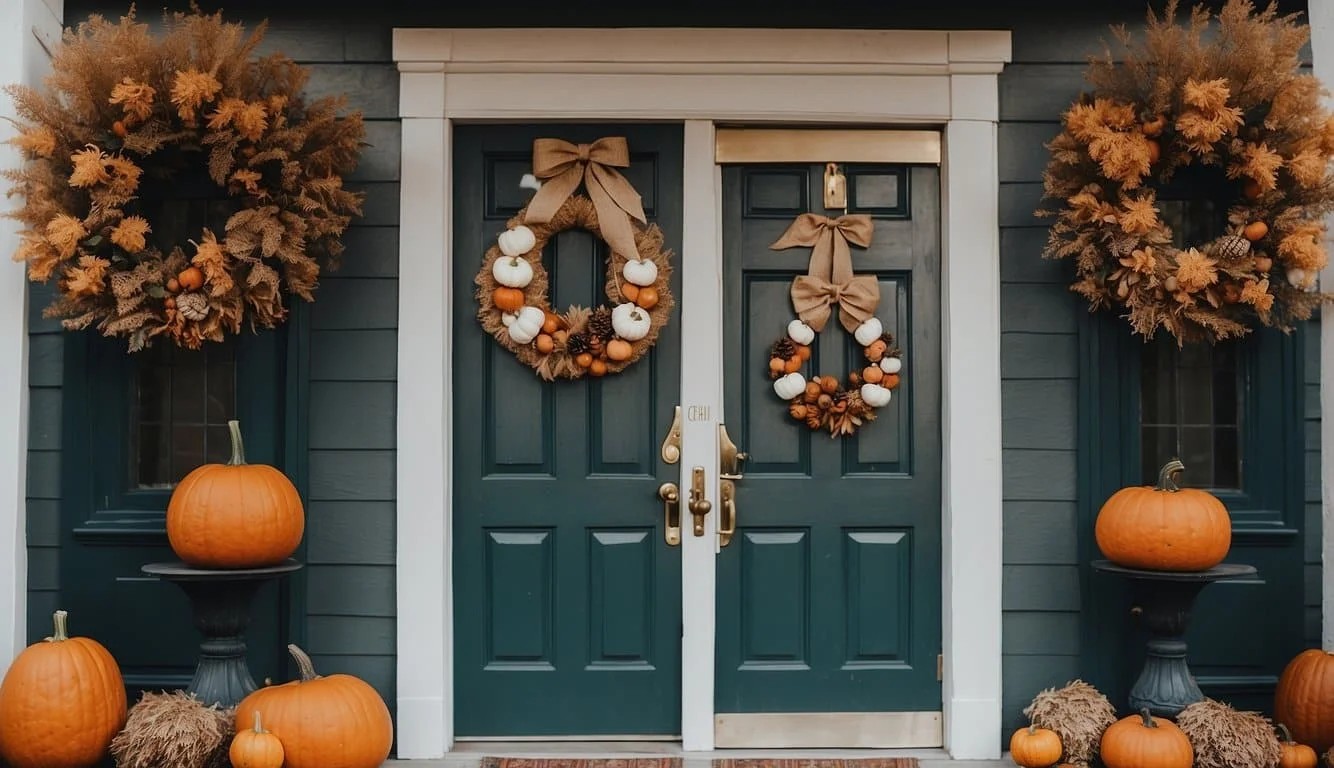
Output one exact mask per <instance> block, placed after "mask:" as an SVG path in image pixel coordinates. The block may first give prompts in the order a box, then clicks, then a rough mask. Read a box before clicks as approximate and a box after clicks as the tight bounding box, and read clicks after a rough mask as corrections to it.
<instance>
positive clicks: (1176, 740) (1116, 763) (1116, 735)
mask: <svg viewBox="0 0 1334 768" xmlns="http://www.w3.org/2000/svg"><path fill="white" fill-rule="evenodd" d="M1098 754H1099V756H1100V757H1101V758H1102V763H1103V765H1105V766H1107V768H1191V766H1192V765H1193V764H1194V763H1195V750H1194V749H1193V748H1192V747H1191V745H1190V739H1189V738H1188V737H1187V736H1186V734H1185V733H1183V732H1182V731H1181V729H1180V728H1178V727H1177V725H1176V723H1174V722H1172V721H1171V720H1168V719H1166V718H1161V717H1154V716H1152V715H1150V714H1149V710H1148V709H1141V710H1140V711H1139V714H1138V715H1131V716H1130V717H1123V718H1121V719H1120V720H1117V721H1116V722H1115V723H1112V724H1111V725H1109V726H1107V730H1105V731H1103V732H1102V742H1101V743H1100V744H1099V746H1098Z"/></svg>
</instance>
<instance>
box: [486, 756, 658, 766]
mask: <svg viewBox="0 0 1334 768" xmlns="http://www.w3.org/2000/svg"><path fill="white" fill-rule="evenodd" d="M681 765H682V761H681V758H679V757H611V758H605V759H589V758H579V757H492V756H489V755H488V756H487V757H483V758H482V766H481V768H681Z"/></svg>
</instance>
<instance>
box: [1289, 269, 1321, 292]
mask: <svg viewBox="0 0 1334 768" xmlns="http://www.w3.org/2000/svg"><path fill="white" fill-rule="evenodd" d="M1314 284H1315V273H1314V272H1307V271H1306V270H1304V269H1300V268H1298V267H1293V268H1292V269H1289V270H1288V285H1291V286H1292V287H1293V288H1301V289H1303V290H1304V289H1307V288H1310V287H1311V286H1312V285H1314Z"/></svg>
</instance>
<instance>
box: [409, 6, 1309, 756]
mask: <svg viewBox="0 0 1334 768" xmlns="http://www.w3.org/2000/svg"><path fill="white" fill-rule="evenodd" d="M720 36H722V37H725V38H726V40H727V45H719V44H718V39H719V38H720ZM590 52H595V53H596V57H594V56H592V55H590ZM393 55H394V59H395V61H397V62H398V63H399V70H400V72H401V83H402V85H401V88H402V90H401V93H402V96H401V98H400V113H401V115H402V116H403V117H404V118H405V120H404V130H403V147H402V156H403V158H404V161H403V183H402V187H401V195H402V200H403V213H402V226H403V232H402V237H401V246H400V271H401V273H402V274H415V275H426V276H427V277H428V278H429V279H424V280H414V281H413V284H407V283H401V284H400V296H399V301H400V306H401V307H404V305H410V304H412V303H414V302H419V303H435V305H436V306H435V308H434V309H424V310H423V309H420V308H412V307H404V308H402V309H400V314H401V317H402V318H403V322H402V324H401V325H400V331H399V387H400V389H399V393H400V394H399V408H400V413H399V419H398V427H399V433H398V434H399V456H400V465H399V475H398V482H399V486H398V498H399V501H398V505H397V515H398V531H399V547H400V549H399V552H398V558H399V568H400V571H399V581H398V584H399V597H398V603H399V606H400V610H399V613H398V620H397V629H398V634H397V636H398V643H399V660H398V663H399V670H400V672H399V683H400V689H399V697H400V698H399V711H400V723H399V739H400V742H399V743H400V756H402V757H423V758H425V757H439V756H440V755H441V754H442V753H443V752H445V751H447V750H449V749H450V748H451V746H452V744H451V741H452V739H451V737H450V735H449V734H451V733H452V724H453V712H454V710H453V701H452V688H451V686H452V675H451V669H450V665H451V664H452V662H449V661H448V660H449V658H450V656H449V653H450V648H452V634H451V632H452V628H451V625H450V621H451V615H450V614H451V612H452V609H451V608H450V605H451V597H452V582H451V581H449V580H448V578H447V577H448V575H449V569H448V565H447V563H448V557H449V545H448V534H449V531H450V526H451V519H450V494H451V492H452V491H451V479H450V474H451V471H452V463H451V462H450V461H449V449H450V443H451V441H452V439H453V434H452V431H451V427H450V423H449V420H448V416H449V412H448V403H449V400H448V386H449V382H448V380H447V379H446V378H445V376H446V375H447V371H448V365H447V363H448V361H449V358H448V354H449V338H450V337H449V333H450V328H449V318H450V316H451V315H450V313H451V302H452V295H451V293H450V292H449V285H448V269H444V270H443V272H444V274H443V275H442V274H440V273H441V271H442V262H443V266H445V267H447V265H448V260H449V254H450V245H451V244H450V241H449V231H450V226H451V223H450V222H449V207H448V193H447V192H448V165H449V160H448V154H449V152H450V148H449V144H448V142H449V131H448V125H449V124H450V123H451V121H458V120H478V121H481V120H500V121H515V122H536V121H550V120H567V121H579V120H589V121H596V120H639V119H643V120H670V121H684V122H685V131H686V134H685V136H686V147H685V167H684V169H683V170H684V182H685V199H686V208H685V212H686V225H685V227H686V229H685V232H684V243H685V244H686V246H687V248H685V251H686V253H683V254H682V262H681V264H682V267H681V268H682V270H683V273H682V277H683V285H688V286H690V290H691V291H695V290H698V291H701V293H700V294H699V295H700V296H701V297H703V296H705V295H712V294H713V293H716V291H717V290H718V289H717V288H714V289H712V290H710V289H709V287H707V286H698V285H697V284H696V282H695V281H696V280H699V279H701V276H706V275H712V278H713V279H715V280H719V281H720V278H721V266H720V265H721V237H720V235H719V234H718V230H717V227H718V214H719V212H718V210H717V207H718V199H719V196H718V176H717V170H716V168H714V169H709V170H706V168H705V166H704V165H703V162H702V161H701V159H700V156H699V155H700V147H701V146H703V144H704V143H705V142H706V140H708V141H711V139H708V137H711V135H712V129H713V126H714V125H716V124H717V122H719V121H724V120H726V121H740V122H748V123H753V124H765V123H768V124H774V123H780V122H781V123H800V122H817V121H818V122H822V123H842V124H845V127H847V126H852V125H857V124H862V125H886V124H900V125H916V126H927V127H934V126H944V131H945V142H944V147H945V156H944V163H943V169H942V198H943V199H942V202H943V205H942V214H943V216H944V221H943V225H942V226H943V229H942V231H943V233H944V236H943V242H942V253H943V275H942V292H943V295H942V312H943V317H942V327H943V331H944V334H943V339H942V344H943V347H944V350H943V351H944V355H943V360H944V380H943V382H942V387H943V394H944V401H945V405H944V408H945V421H944V434H943V438H944V452H943V453H944V461H945V467H944V471H943V483H944V485H943V488H942V490H943V499H942V500H943V507H944V509H943V511H942V534H943V538H944V545H943V546H944V550H943V552H942V555H943V558H942V560H943V567H944V574H943V576H944V579H943V589H944V594H943V632H944V638H945V641H944V645H945V648H944V649H943V651H944V654H945V659H944V688H943V697H944V702H943V706H944V711H945V723H946V737H945V738H946V748H947V749H948V750H949V752H950V754H951V755H952V756H953V757H955V758H958V759H996V758H998V757H999V756H1000V754H1001V743H1000V741H1001V740H1000V727H1001V719H1000V717H1001V713H1000V706H1001V683H1000V680H1001V646H1000V633H1001V602H1000V600H1001V594H1000V582H1001V549H1000V531H1001V465H1000V456H1001V450H1000V446H1001V440H1000V437H1001V435H1000V418H1001V414H1000V332H999V311H1000V310H999V295H1000V270H999V219H998V207H999V206H998V196H999V190H998V183H997V179H998V171H997V151H998V146H997V137H996V123H997V121H998V119H999V108H998V98H997V93H996V88H997V81H996V74H997V73H998V72H999V71H1000V70H1001V68H1002V67H1003V66H1004V64H1005V63H1006V62H1008V61H1009V59H1010V34H1009V32H1005V31H990V30H978V31H950V32H944V31H932V30H915V31H883V30H823V31H819V32H818V33H817V32H813V31H811V30H759V29H748V30H726V31H717V30H714V31H711V30H696V29H657V30H617V31H616V34H615V35H608V34H607V33H606V30H589V29H560V30H528V29H395V30H394V45H393ZM757 75H762V76H757ZM427 124H429V125H432V126H437V127H433V128H431V129H429V130H427V129H426V128H425V127H424V126H425V125H427ZM706 181H707V186H706ZM709 204H711V205H712V209H708V208H707V205H709ZM441 219H443V220H441ZM423 270H424V271H423ZM428 288H429V289H430V290H429V291H428V290H427V289H428ZM427 293H430V294H431V296H430V301H429V302H428V301H426V300H425V296H426V294H427ZM683 293H686V291H683ZM693 295H694V294H691V296H692V297H693ZM691 301H692V298H691V297H685V296H683V297H682V302H683V310H684V309H686V308H687V305H691ZM697 312H698V314H696V313H697ZM714 314H716V310H715V312H713V313H710V312H709V311H708V310H707V308H704V307H698V306H697V307H696V308H695V309H689V310H688V313H687V312H683V314H682V320H681V323H682V333H683V335H686V336H688V337H690V338H691V339H692V341H691V344H692V345H694V346H693V350H694V351H696V352H698V351H700V350H702V351H703V352H704V353H705V354H707V355H710V356H712V355H714V354H715V353H717V352H718V350H716V349H714V346H717V344H719V343H720V341H717V340H715V343H714V344H713V345H710V344H709V342H708V339H707V337H705V338H704V340H703V341H701V337H699V336H696V335H694V333H705V334H708V333H712V334H713V335H717V333H718V332H717V330H716V326H715V327H714V328H712V329H708V328H705V329H704V330H702V331H701V330H699V329H698V328H696V326H701V327H702V326H703V325H706V324H707V322H706V321H707V319H708V318H709V317H712V316H713V315H714ZM408 315H413V317H412V318H411V322H409V318H408V317H407V316H408ZM427 315H429V317H425V316H427ZM692 328H694V329H695V331H694V332H692V331H691V329H692ZM700 344H704V345H705V347H707V348H702V347H700ZM429 355H437V356H439V359H434V360H427V359H423V358H424V357H426V356H429ZM710 359H712V357H710ZM691 386H693V384H691V382H690V381H688V380H686V379H685V378H684V377H683V381H682V396H683V405H684V404H685V403H686V400H685V399H686V398H692V397H699V398H700V402H701V403H706V402H711V403H721V395H720V393H719V392H703V391H700V392H695V391H694V390H693V389H691V388H690V387H691ZM420 398H427V399H428V400H429V402H428V403H427V404H428V406H429V407H428V408H427V409H426V410H423V409H422V407H421V405H422V403H421V402H420V401H419V399H420ZM437 406H438V407H437ZM716 413H717V411H716V410H715V411H713V414H716ZM705 429H707V430H708V432H707V433H704V430H705ZM715 430H716V415H712V414H711V420H709V421H707V422H702V423H698V424H695V425H694V426H691V425H689V423H687V427H686V433H685V441H686V446H684V451H685V454H686V455H684V456H683V458H682V462H681V467H682V472H683V475H682V480H683V481H684V482H685V483H687V484H688V478H687V477H686V473H688V472H689V467H690V466H693V465H694V464H695V463H701V462H702V461H705V460H707V459H708V458H709V457H710V456H712V457H713V458H712V462H711V463H710V464H704V466H706V467H708V469H709V473H710V478H711V482H715V483H716V477H715V475H716V467H717V459H716V455H715V454H716V450H717V446H716V432H715ZM701 439H702V440H703V445H700V442H701ZM441 441H443V445H441ZM422 448H426V449H427V452H426V453H421V452H420V449H422ZM696 449H698V450H699V453H698V454H696V453H695V451H696ZM1331 453H1334V452H1331ZM696 455H698V456H699V457H700V461H696V460H695V458H694V457H695V456H696ZM405 459H407V460H408V461H410V462H411V467H410V468H409V467H408V465H406V464H405V463H404V460H405ZM685 487H688V485H687V486H685ZM711 498H716V493H713V494H711ZM712 517H713V516H710V522H709V525H710V526H712ZM710 530H712V528H710ZM687 538H693V537H687ZM714 538H715V537H713V536H708V537H705V540H709V541H712V540H713V539H714ZM705 554H709V555H710V557H711V554H712V553H706V552H704V551H701V550H700V548H698V547H692V546H690V545H688V546H687V547H686V548H685V549H683V556H684V557H685V558H687V560H686V563H687V565H686V567H687V568H692V567H696V566H698V565H699V564H700V563H696V561H695V560H696V558H700V562H701V563H702V562H703V561H702V558H703V557H704V556H705ZM431 575H434V576H435V577H436V578H435V579H434V580H432V579H430V578H426V577H427V576H431ZM693 584H694V582H692V585H693ZM691 588H692V590H693V589H697V587H696V586H692V587H691ZM710 594H711V593H710ZM698 599H700V596H699V594H697V593H692V594H691V600H692V601H693V600H698ZM710 618H712V617H710ZM684 621H685V622H687V623H688V624H689V625H690V628H688V629H687V639H686V641H685V648H686V649H687V650H686V652H687V653H689V654H690V655H691V657H692V658H696V657H698V656H699V655H700V654H703V653H704V651H705V642H706V641H705V639H704V638H703V637H700V636H698V635H697V633H695V632H694V627H695V625H696V618H695V614H693V613H691V609H687V613H686V615H685V617H684ZM707 642H708V646H709V647H710V648H711V646H712V638H709V639H708V641H707ZM442 645H443V646H444V648H441V647H440V646H442ZM709 658H710V662H709V663H710V666H711V658H712V657H711V654H710V656H709ZM423 661H426V662H429V664H428V666H427V667H426V668H425V669H426V671H427V673H428V674H422V667H421V666H420V664H421V663H423ZM441 664H443V665H444V666H443V668H442V667H440V666H439V665H441ZM437 672H438V674H437ZM700 673H701V668H700V667H698V666H695V667H691V668H689V672H687V673H686V678H689V677H690V676H691V675H698V674H700ZM708 677H709V680H708V681H707V682H701V681H699V680H692V679H684V680H683V685H684V689H683V699H682V701H683V713H682V714H683V732H684V733H683V736H684V742H683V745H684V747H685V748H686V749H688V750H698V749H709V748H711V747H712V746H713V739H712V725H711V723H712V717H713V711H712V710H713V702H712V675H709V676H708ZM409 683H410V687H405V686H408V684H409ZM706 690H707V695H706ZM409 691H410V692H411V693H410V695H409V693H408V692H409ZM423 702H431V703H432V704H434V703H436V702H438V703H439V710H438V713H439V719H437V720H435V721H432V722H428V710H427V708H425V707H424V706H423ZM414 708H415V709H414ZM408 710H411V711H414V712H415V713H416V714H415V715H414V716H413V717H411V718H404V716H403V713H404V712H405V711H408ZM706 714H707V716H708V720H709V725H708V726H707V730H706V726H705V725H704V720H705V718H704V716H705V715H706ZM706 733H707V737H706V736H705V734H706ZM404 745H407V746H408V747H409V749H408V750H407V751H404Z"/></svg>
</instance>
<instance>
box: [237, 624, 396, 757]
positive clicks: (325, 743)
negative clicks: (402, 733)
mask: <svg viewBox="0 0 1334 768" xmlns="http://www.w3.org/2000/svg"><path fill="white" fill-rule="evenodd" d="M287 650H288V651H289V652H290V653H291V654H292V658H294V659H296V664H297V668H298V669H299V670H300V672H301V679H300V680H293V681H292V682H290V683H283V684H282V685H271V686H268V687H266V688H260V689H259V690H257V691H254V692H253V693H251V694H250V695H249V696H246V697H245V699H243V700H242V701H241V703H240V704H239V705H238V706H237V708H236V723H237V730H240V729H241V728H244V727H245V725H244V724H245V723H253V722H254V721H255V717H256V712H260V711H262V712H263V713H264V723H265V724H266V726H267V727H268V729H269V730H270V731H272V732H273V735H274V736H277V737H278V740H279V741H281V742H282V745H283V752H284V754H285V755H286V758H285V759H286V762H285V763H284V765H285V768H380V765H381V764H382V763H383V762H384V761H385V758H387V757H389V748H390V746H391V745H392V744H393V741H394V723H393V721H392V720H391V719H390V718H389V708H388V707H386V706H385V703H384V699H382V698H380V694H379V693H376V691H375V689H374V688H372V687H371V686H370V685H369V684H368V683H366V682H365V681H364V680H362V679H360V678H357V677H354V676H352V675H345V674H337V675H328V676H321V675H319V674H316V672H315V665H314V664H312V663H311V661H310V657H309V656H307V655H306V653H305V651H302V650H301V649H300V648H298V647H296V646H295V645H289V646H287Z"/></svg>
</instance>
